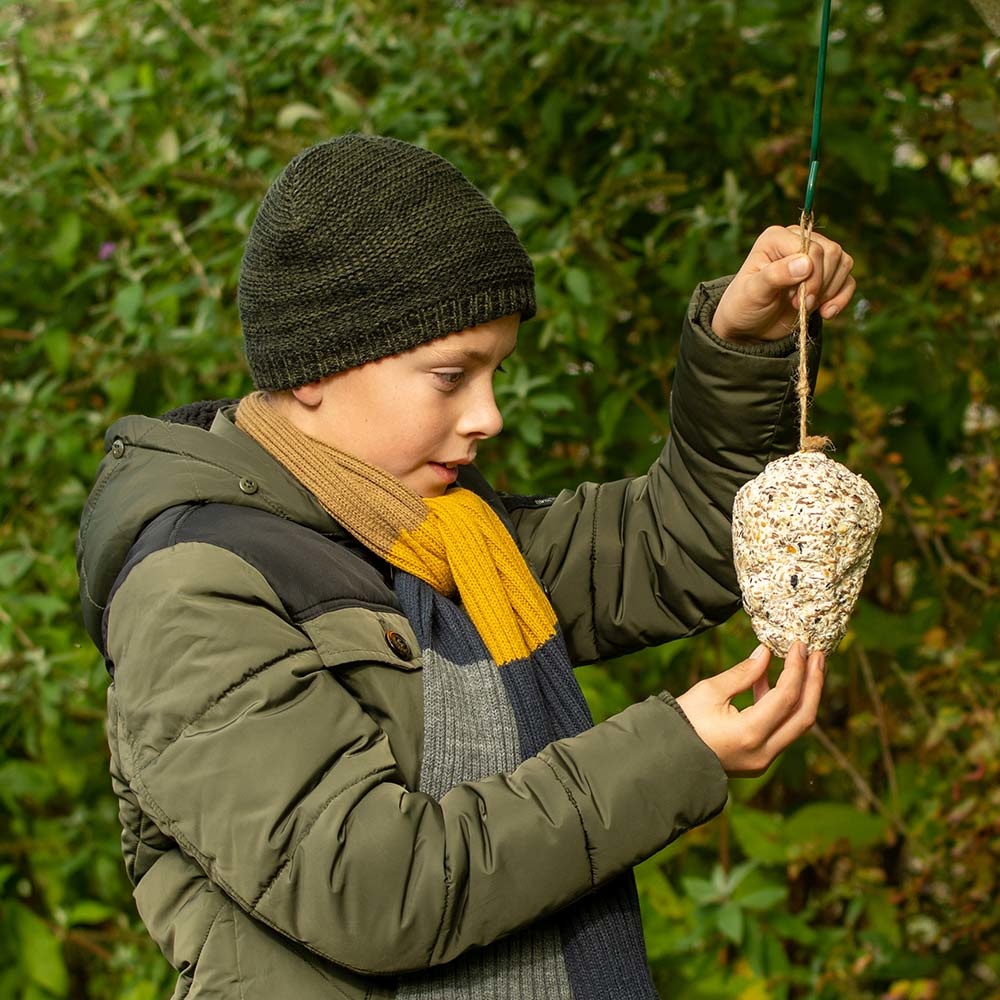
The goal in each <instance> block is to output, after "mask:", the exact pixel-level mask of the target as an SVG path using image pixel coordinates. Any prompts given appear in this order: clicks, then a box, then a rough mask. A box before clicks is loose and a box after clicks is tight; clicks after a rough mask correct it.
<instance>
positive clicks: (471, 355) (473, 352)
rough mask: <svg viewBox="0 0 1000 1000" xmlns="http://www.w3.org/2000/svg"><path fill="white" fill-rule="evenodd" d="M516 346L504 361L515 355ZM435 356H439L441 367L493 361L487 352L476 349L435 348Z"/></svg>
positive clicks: (504, 357) (482, 363) (438, 360)
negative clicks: (462, 362) (463, 362)
mask: <svg viewBox="0 0 1000 1000" xmlns="http://www.w3.org/2000/svg"><path fill="white" fill-rule="evenodd" d="M516 346H517V345H515V346H514V347H512V348H511V349H510V350H509V351H508V352H507V353H506V354H505V355H504V356H503V360H504V361H506V360H507V358H509V357H510V356H511V355H512V354H513V353H514V351H515V349H516ZM435 354H436V355H437V363H438V364H441V365H446V364H457V363H458V362H460V361H466V362H468V361H472V362H475V363H476V364H480V365H485V364H490V363H491V362H492V361H493V356H492V355H491V354H489V353H487V352H486V351H480V350H478V349H477V348H475V347H454V348H443V349H442V348H435Z"/></svg>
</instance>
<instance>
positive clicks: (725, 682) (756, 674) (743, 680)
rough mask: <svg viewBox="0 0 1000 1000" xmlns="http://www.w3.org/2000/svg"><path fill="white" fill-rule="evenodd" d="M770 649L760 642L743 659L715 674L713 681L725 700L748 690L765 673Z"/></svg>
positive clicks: (768, 662)
mask: <svg viewBox="0 0 1000 1000" xmlns="http://www.w3.org/2000/svg"><path fill="white" fill-rule="evenodd" d="M770 663H771V651H770V650H769V649H768V648H767V646H765V645H763V644H761V645H760V646H758V647H757V648H756V649H755V650H754V651H753V652H752V653H751V654H750V655H749V656H748V657H747V658H746V659H745V660H742V661H741V662H740V663H737V664H736V665H735V666H733V667H730V668H729V669H728V670H724V671H723V672H722V673H721V674H717V675H716V676H715V677H714V678H713V681H714V682H715V684H716V689H717V691H718V693H719V695H720V696H721V698H722V699H723V700H725V701H730V700H731V699H733V698H735V697H736V695H738V694H739V693H740V692H741V691H749V690H750V689H751V688H753V687H754V686H755V685H756V684H757V683H758V681H759V680H760V678H761V677H763V676H764V675H766V674H767V668H768V666H769V664H770Z"/></svg>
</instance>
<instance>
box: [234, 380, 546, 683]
mask: <svg viewBox="0 0 1000 1000" xmlns="http://www.w3.org/2000/svg"><path fill="white" fill-rule="evenodd" d="M236 424H237V426H238V427H239V428H240V429H241V430H243V431H245V432H246V433H247V434H249V435H250V436H251V437H252V438H253V439H254V440H255V441H257V443H258V444H260V445H261V447H263V448H264V449H265V450H266V451H268V452H269V453H270V454H271V455H272V456H273V457H274V458H276V459H277V460H278V461H279V462H280V463H281V464H282V465H283V466H284V467H285V468H286V469H288V471H289V472H290V473H291V474H292V475H293V476H295V478H296V479H297V480H298V481H299V482H300V483H302V485H303V486H305V487H306V488H307V489H308V490H309V491H310V492H311V493H312V494H313V495H314V496H315V497H316V498H317V499H318V500H319V502H320V503H321V504H322V505H323V507H324V508H325V509H326V510H327V511H328V512H329V513H330V515H331V516H332V517H333V518H334V519H335V520H336V521H337V522H338V523H339V524H341V525H343V526H344V528H345V529H346V530H347V531H349V532H350V533H351V534H352V535H353V536H354V537H355V538H357V539H358V541H360V542H361V544H362V545H364V546H365V547H366V548H368V549H370V550H371V551H372V552H375V553H376V554H378V555H380V556H381V557H382V558H383V559H385V560H386V562H388V563H389V564H390V565H391V566H395V567H396V568H397V569H401V570H405V571H406V572H407V573H410V574H412V575H413V576H415V577H417V578H418V579H420V580H423V581H424V582H425V583H427V584H428V585H429V586H431V587H433V588H434V590H436V591H437V592H438V593H439V594H443V595H445V596H447V597H453V596H456V595H457V596H458V598H459V599H460V600H461V602H462V604H463V606H464V607H465V610H466V612H467V613H468V615H469V618H470V619H471V620H472V624H473V625H474V626H475V628H476V631H477V632H478V633H479V635H480V637H481V638H482V640H483V642H484V644H485V645H486V649H487V650H488V652H489V654H490V656H491V657H492V658H493V660H494V662H495V663H496V664H497V665H498V666H502V665H503V664H505V663H510V662H512V661H514V660H520V659H525V658H527V657H529V656H530V655H531V654H532V653H533V652H534V651H535V650H536V649H538V648H539V647H540V646H541V645H542V644H543V643H545V642H546V641H547V640H548V639H550V638H551V637H552V636H553V635H554V634H555V631H556V616H555V612H554V611H553V610H552V606H551V605H550V604H549V601H548V599H547V598H546V596H545V594H544V593H543V592H542V589H541V587H540V586H539V585H538V583H537V581H536V580H535V578H534V577H533V576H532V574H531V570H530V569H529V568H528V565H527V563H525V561H524V557H523V556H522V555H521V553H520V551H518V548H517V545H516V544H515V543H514V539H513V538H512V537H511V535H510V533H509V532H508V531H507V529H506V528H505V527H504V525H503V524H502V523H501V521H500V519H499V518H498V517H497V515H496V514H495V513H494V512H493V510H492V509H491V508H490V506H489V505H488V504H487V503H486V502H485V501H484V500H482V499H481V498H480V497H478V496H477V495H476V494H475V493H472V492H470V491H469V490H466V489H451V490H449V491H448V492H447V493H446V494H445V495H444V496H441V497H432V498H429V499H427V498H424V497H421V496H419V495H418V494H417V493H415V492H414V491H413V490H411V489H410V488H409V487H408V486H405V485H404V484H403V483H401V482H400V481H399V480H398V479H396V477H395V476H392V475H390V474H389V473H387V472H383V471H382V470H381V469H378V468H376V467H375V466H373V465H369V464H368V463H367V462H364V461H362V460H361V459H358V458H355V457H353V456H352V455H349V454H347V453H346V452H343V451H340V450H338V449H337V448H333V447H331V446H330V445H327V444H324V443H323V442H322V441H318V440H317V439H316V438H313V437H310V436H309V435H308V434H305V433H304V432H302V431H300V430H299V429H298V428H297V427H296V426H295V425H294V424H292V423H291V421H289V420H288V419H287V418H286V417H285V416H283V415H282V414H281V413H280V412H279V411H278V410H277V409H276V408H275V407H274V406H272V405H271V404H270V403H269V402H268V401H267V398H266V395H265V394H264V393H260V392H256V393H252V394H251V395H249V396H246V397H245V398H244V399H242V400H241V401H240V404H239V406H238V408H237V410H236Z"/></svg>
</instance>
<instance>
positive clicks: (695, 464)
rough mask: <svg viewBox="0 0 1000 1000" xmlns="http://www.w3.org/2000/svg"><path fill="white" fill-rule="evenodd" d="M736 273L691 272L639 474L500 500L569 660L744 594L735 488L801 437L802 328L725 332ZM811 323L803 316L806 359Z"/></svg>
mask: <svg viewBox="0 0 1000 1000" xmlns="http://www.w3.org/2000/svg"><path fill="white" fill-rule="evenodd" d="M730 280H731V279H728V278H723V279H720V280H718V281H714V282H710V283H705V284H702V285H700V286H699V287H698V288H697V289H696V291H695V293H694V296H693V297H692V299H691V303H690V306H689V308H688V312H687V316H686V317H685V322H684V328H683V331H682V334H681V342H680V352H679V357H678V361H677V368H676V372H675V375H674V383H673V391H672V393H671V398H670V422H671V433H670V436H669V437H668V439H667V442H666V445H665V446H664V448H663V451H662V452H661V453H660V455H659V457H658V458H657V460H656V461H655V462H654V463H653V466H652V468H651V469H650V470H649V472H648V473H647V474H646V475H644V476H639V477H637V478H635V479H625V480H621V481H618V482H612V483H605V484H602V485H597V484H594V483H585V484H583V485H582V486H580V487H578V488H577V489H576V490H575V491H564V492H563V493H561V494H559V496H557V497H556V498H555V499H554V500H553V501H552V502H551V503H546V502H544V501H538V502H536V503H530V502H528V503H524V504H520V503H519V502H518V501H517V499H516V498H510V500H509V506H510V508H511V510H510V513H511V517H512V520H513V521H514V524H515V530H516V532H517V536H518V541H519V544H520V545H521V548H522V551H523V552H524V554H525V558H526V559H527V560H528V562H529V564H530V565H531V566H532V568H533V569H534V570H535V572H536V573H537V574H538V576H539V578H540V579H541V580H542V582H543V583H544V585H545V586H546V588H547V591H548V593H549V597H550V599H551V601H552V604H553V606H554V608H555V610H556V614H557V616H558V618H559V621H560V623H561V625H562V628H563V632H564V634H565V636H566V641H567V644H568V646H569V648H570V652H571V655H572V656H573V660H574V662H576V663H590V662H593V661H595V660H599V659H604V658H607V657H611V656H618V655H621V654H623V653H627V652H630V651H632V650H635V649H639V648H644V647H646V646H653V645H658V644H660V643H663V642H667V641H669V640H671V639H677V638H682V637H685V636H689V635H693V634H695V633H696V632H699V631H701V630H703V629H706V628H709V627H711V626H713V625H717V624H719V623H720V622H723V621H725V620H726V619H727V618H728V617H729V616H730V615H731V614H732V613H733V612H734V611H735V610H736V609H737V607H738V606H739V600H740V595H739V587H738V585H737V582H736V573H735V570H734V568H733V556H732V525H731V520H732V509H733V498H734V496H735V495H736V491H737V490H738V489H739V488H740V486H742V485H743V483H745V482H747V480H749V479H752V478H753V477H754V476H755V475H757V473H759V472H760V471H761V470H762V469H763V467H764V466H765V465H766V464H767V463H768V462H769V461H770V460H771V459H773V458H777V457H779V456H781V455H786V454H789V453H791V452H792V451H794V450H795V447H796V444H797V419H798V411H797V399H796V395H795V375H796V371H797V367H798V349H797V338H796V337H792V336H789V337H787V338H785V339H784V340H781V341H777V342H774V343H769V344H763V345H760V346H759V347H758V346H754V347H745V346H741V345H733V344H730V343H726V342H723V341H722V340H720V339H719V338H718V337H717V336H716V335H715V334H714V333H713V332H712V330H711V318H712V315H713V314H714V311H715V307H716V305H717V304H718V301H719V299H720V298H721V297H722V292H723V291H724V290H725V288H726V286H727V285H728V283H729V281H730ZM819 333H820V324H819V321H818V320H816V321H815V322H814V324H813V325H812V327H811V329H810V343H811V347H810V351H811V354H810V358H809V371H810V372H813V373H815V371H816V369H817V365H818V361H819Z"/></svg>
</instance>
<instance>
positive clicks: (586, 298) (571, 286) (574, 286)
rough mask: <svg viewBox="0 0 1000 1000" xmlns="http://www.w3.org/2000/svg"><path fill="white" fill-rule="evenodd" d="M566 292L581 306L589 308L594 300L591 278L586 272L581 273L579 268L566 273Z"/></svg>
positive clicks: (573, 268) (572, 268)
mask: <svg viewBox="0 0 1000 1000" xmlns="http://www.w3.org/2000/svg"><path fill="white" fill-rule="evenodd" d="M566 290H567V291H568V292H569V293H570V295H572V296H573V298H574V299H576V301H577V302H579V303H580V304H581V305H585V306H589V305H590V303H591V301H592V300H593V296H592V294H591V291H590V278H589V277H588V276H587V272H586V271H581V270H580V268H578V267H571V268H569V270H568V271H567V272H566Z"/></svg>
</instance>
